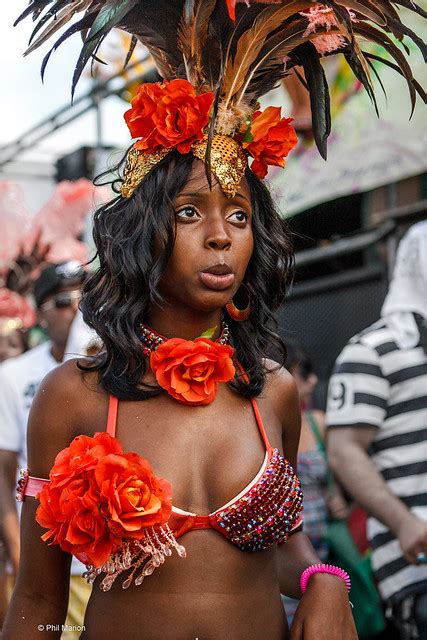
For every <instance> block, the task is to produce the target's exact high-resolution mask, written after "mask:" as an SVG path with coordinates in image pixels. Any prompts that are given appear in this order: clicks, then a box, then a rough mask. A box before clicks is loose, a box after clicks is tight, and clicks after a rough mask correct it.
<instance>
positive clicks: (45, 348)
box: [0, 261, 86, 624]
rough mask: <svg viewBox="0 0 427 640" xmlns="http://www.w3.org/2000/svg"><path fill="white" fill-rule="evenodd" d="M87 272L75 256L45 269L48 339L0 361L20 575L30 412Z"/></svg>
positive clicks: (4, 477)
mask: <svg viewBox="0 0 427 640" xmlns="http://www.w3.org/2000/svg"><path fill="white" fill-rule="evenodd" d="M85 277H86V272H85V270H84V269H83V268H82V267H81V265H80V264H79V263H78V262H75V261H70V262H65V263H60V264H52V265H49V266H47V267H45V268H44V269H43V271H42V272H41V274H40V276H39V278H38V279H37V280H36V281H35V283H34V299H35V303H36V307H37V311H38V319H39V324H40V326H41V327H43V328H44V329H45V330H46V333H47V335H48V337H49V340H48V341H46V342H43V343H42V344H40V345H38V346H37V347H35V348H34V349H31V350H30V351H27V352H26V353H24V354H22V355H21V356H18V357H16V358H13V359H10V360H7V361H6V362H5V363H4V364H2V365H1V366H0V531H1V532H2V537H3V541H4V544H5V546H6V551H7V555H8V557H9V559H10V561H11V564H12V570H13V572H14V573H15V574H16V571H17V569H18V562H19V521H18V514H17V508H16V501H15V487H16V477H17V469H18V468H25V467H26V466H27V453H26V432H27V421H28V414H29V411H30V407H31V403H32V400H33V398H34V395H35V393H36V390H37V387H38V386H39V384H40V382H41V381H42V380H43V378H44V377H45V376H46V375H47V374H48V373H49V372H50V371H51V370H52V369H53V368H54V367H56V366H57V365H58V364H60V363H61V362H62V361H63V358H64V352H65V348H66V344H67V339H68V334H69V330H70V326H71V323H72V321H73V319H74V316H75V314H76V311H77V307H78V303H79V300H80V296H81V286H82V283H83V282H84V279H85ZM78 564H79V563H78ZM83 570H84V567H83V565H80V566H79V567H76V566H75V573H78V574H80V575H81V573H82V571H83ZM80 623H81V621H80ZM77 624H79V623H77Z"/></svg>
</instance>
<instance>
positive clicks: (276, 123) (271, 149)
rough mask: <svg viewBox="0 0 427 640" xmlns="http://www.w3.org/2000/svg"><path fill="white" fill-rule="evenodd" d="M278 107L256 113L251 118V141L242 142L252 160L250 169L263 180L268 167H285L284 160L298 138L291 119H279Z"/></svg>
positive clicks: (279, 110)
mask: <svg viewBox="0 0 427 640" xmlns="http://www.w3.org/2000/svg"><path fill="white" fill-rule="evenodd" d="M280 112H281V109H280V107H267V109H265V111H256V112H255V113H254V115H253V117H252V124H251V127H250V133H251V136H252V140H251V141H250V142H248V141H246V142H245V141H243V143H242V144H243V147H244V148H245V149H246V151H247V152H248V153H249V154H250V155H251V156H252V157H253V158H254V160H253V162H252V165H251V169H252V171H253V172H254V173H255V174H256V175H257V176H259V177H260V178H265V176H266V175H267V171H268V167H269V165H275V166H277V167H284V166H285V158H286V156H287V155H288V153H289V151H291V149H293V148H294V147H295V145H296V144H297V142H298V137H297V134H296V132H295V129H294V128H293V126H292V125H291V124H290V123H291V122H292V118H281V113H280Z"/></svg>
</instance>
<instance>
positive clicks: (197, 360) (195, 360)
mask: <svg viewBox="0 0 427 640" xmlns="http://www.w3.org/2000/svg"><path fill="white" fill-rule="evenodd" d="M233 353H234V349H233V348H232V347H230V346H229V345H224V344H218V343H217V342H212V340H209V339H208V338H203V337H200V338H196V339H195V340H194V341H192V340H184V339H182V338H171V339H170V340H167V341H166V342H164V343H163V344H161V345H160V346H159V347H157V349H156V350H155V351H152V353H151V355H150V366H151V369H152V371H153V373H154V375H155V376H156V380H157V382H158V383H159V385H160V386H161V387H163V388H164V389H166V391H167V392H168V393H169V395H171V396H172V397H173V398H175V400H178V402H181V403H183V404H187V405H192V406H198V405H206V404H210V403H211V402H213V400H214V399H215V396H216V392H217V386H218V382H229V380H232V379H233V377H234V374H235V368H234V365H233V360H232V356H233Z"/></svg>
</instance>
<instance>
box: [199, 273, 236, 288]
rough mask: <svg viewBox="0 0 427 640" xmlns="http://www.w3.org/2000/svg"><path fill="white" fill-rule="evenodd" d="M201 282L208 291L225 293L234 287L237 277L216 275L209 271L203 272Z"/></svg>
mask: <svg viewBox="0 0 427 640" xmlns="http://www.w3.org/2000/svg"><path fill="white" fill-rule="evenodd" d="M200 280H201V281H202V283H203V284H204V285H205V287H208V289H214V290H215V291H223V290H224V289H229V288H230V287H231V286H233V284H234V280H235V276H234V273H224V274H216V273H210V272H209V271H201V272H200Z"/></svg>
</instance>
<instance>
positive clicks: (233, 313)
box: [225, 283, 252, 322]
mask: <svg viewBox="0 0 427 640" xmlns="http://www.w3.org/2000/svg"><path fill="white" fill-rule="evenodd" d="M241 286H242V287H244V288H245V289H246V291H247V294H248V304H247V305H246V307H245V308H244V309H238V308H237V307H236V305H235V304H234V302H233V300H230V302H227V304H226V305H225V308H226V310H227V313H228V315H229V316H230V318H232V319H233V320H235V321H236V322H244V321H245V320H247V319H248V318H249V316H250V315H251V313H252V304H251V293H250V290H249V287H248V286H247V285H246V284H244V283H243V284H242V285H241Z"/></svg>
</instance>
